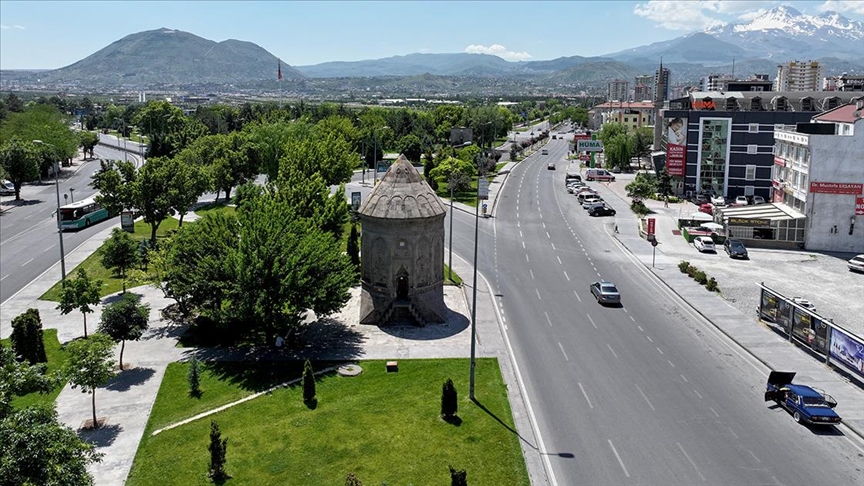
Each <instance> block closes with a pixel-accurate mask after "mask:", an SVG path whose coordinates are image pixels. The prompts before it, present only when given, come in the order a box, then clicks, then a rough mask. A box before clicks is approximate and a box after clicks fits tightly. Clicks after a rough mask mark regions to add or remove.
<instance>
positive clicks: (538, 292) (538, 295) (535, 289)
mask: <svg viewBox="0 0 864 486" xmlns="http://www.w3.org/2000/svg"><path fill="white" fill-rule="evenodd" d="M534 292H537V299H539V300H543V297H540V291H539V290H537V287H534Z"/></svg>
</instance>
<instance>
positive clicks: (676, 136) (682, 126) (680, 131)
mask: <svg viewBox="0 0 864 486" xmlns="http://www.w3.org/2000/svg"><path fill="white" fill-rule="evenodd" d="M666 127H667V130H666V143H672V144H675V145H687V124H686V123H685V122H684V119H683V118H681V117H676V118H670V119H669V122H668V123H667V124H666Z"/></svg>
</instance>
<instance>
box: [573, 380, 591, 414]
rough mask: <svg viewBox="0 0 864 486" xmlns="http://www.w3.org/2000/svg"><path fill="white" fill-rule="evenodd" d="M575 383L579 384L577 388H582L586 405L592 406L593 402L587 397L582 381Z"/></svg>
mask: <svg viewBox="0 0 864 486" xmlns="http://www.w3.org/2000/svg"><path fill="white" fill-rule="evenodd" d="M576 384H577V385H579V389H580V390H582V396H584V397H585V401H586V402H588V407H590V408H594V404H592V403H591V399H590V398H588V394H587V393H585V388H584V387H582V383H576Z"/></svg>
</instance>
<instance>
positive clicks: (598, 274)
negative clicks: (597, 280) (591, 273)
mask: <svg viewBox="0 0 864 486" xmlns="http://www.w3.org/2000/svg"><path fill="white" fill-rule="evenodd" d="M594 270H597V269H596V268H595V269H594ZM597 276H598V277H603V276H602V275H600V272H597Z"/></svg>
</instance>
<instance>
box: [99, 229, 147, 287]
mask: <svg viewBox="0 0 864 486" xmlns="http://www.w3.org/2000/svg"><path fill="white" fill-rule="evenodd" d="M140 258H141V257H140V256H139V254H138V243H136V242H135V240H134V239H132V237H131V236H129V233H127V232H125V231H123V230H121V229H120V228H114V229H113V230H111V236H110V237H109V238H108V239H107V240H105V243H104V244H103V245H102V265H104V266H105V268H107V269H110V270H114V275H115V276H118V277H120V278H122V279H123V292H124V293H125V292H126V272H127V270H129V269H130V268H134V267H135V265H137V264H138V261H139V260H140Z"/></svg>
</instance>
